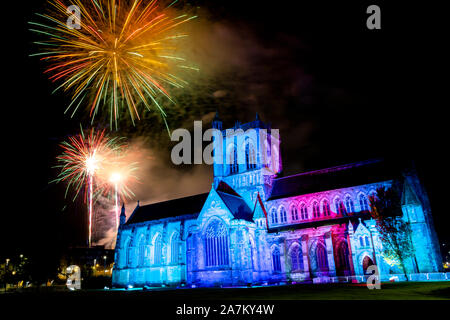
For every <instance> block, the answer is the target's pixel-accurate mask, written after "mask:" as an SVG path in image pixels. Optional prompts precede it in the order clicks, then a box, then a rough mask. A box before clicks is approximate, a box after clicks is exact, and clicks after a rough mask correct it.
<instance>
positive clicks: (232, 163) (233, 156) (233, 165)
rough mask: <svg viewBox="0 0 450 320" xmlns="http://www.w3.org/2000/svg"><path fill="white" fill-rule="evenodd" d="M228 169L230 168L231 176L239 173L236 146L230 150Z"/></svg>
mask: <svg viewBox="0 0 450 320" xmlns="http://www.w3.org/2000/svg"><path fill="white" fill-rule="evenodd" d="M228 168H229V169H228V170H229V172H230V174H233V173H237V172H238V171H239V165H238V159H237V148H236V146H232V147H231V148H230V149H229V154H228Z"/></svg>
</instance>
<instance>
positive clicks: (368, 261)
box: [362, 256, 373, 274]
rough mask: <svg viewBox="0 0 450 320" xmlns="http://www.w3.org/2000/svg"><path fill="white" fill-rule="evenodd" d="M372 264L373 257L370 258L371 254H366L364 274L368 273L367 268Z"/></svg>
mask: <svg viewBox="0 0 450 320" xmlns="http://www.w3.org/2000/svg"><path fill="white" fill-rule="evenodd" d="M372 265H373V261H372V259H370V258H369V256H365V257H364V259H363V265H362V267H363V271H364V274H366V271H367V268H368V267H370V266H372Z"/></svg>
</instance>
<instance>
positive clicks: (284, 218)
mask: <svg viewBox="0 0 450 320" xmlns="http://www.w3.org/2000/svg"><path fill="white" fill-rule="evenodd" d="M286 221H287V216H286V209H285V208H284V207H281V208H280V222H281V223H284V222H286Z"/></svg>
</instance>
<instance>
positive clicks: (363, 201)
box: [359, 193, 369, 211]
mask: <svg viewBox="0 0 450 320" xmlns="http://www.w3.org/2000/svg"><path fill="white" fill-rule="evenodd" d="M359 207H360V208H361V211H369V204H368V203H367V198H366V196H365V195H364V194H362V193H361V194H360V195H359Z"/></svg>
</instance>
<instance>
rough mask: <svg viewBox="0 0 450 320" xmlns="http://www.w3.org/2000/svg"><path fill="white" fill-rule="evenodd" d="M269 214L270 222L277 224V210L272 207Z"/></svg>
mask: <svg viewBox="0 0 450 320" xmlns="http://www.w3.org/2000/svg"><path fill="white" fill-rule="evenodd" d="M270 216H271V218H272V224H277V223H278V214H277V210H276V209H275V208H273V209H272V212H271V214H270Z"/></svg>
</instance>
